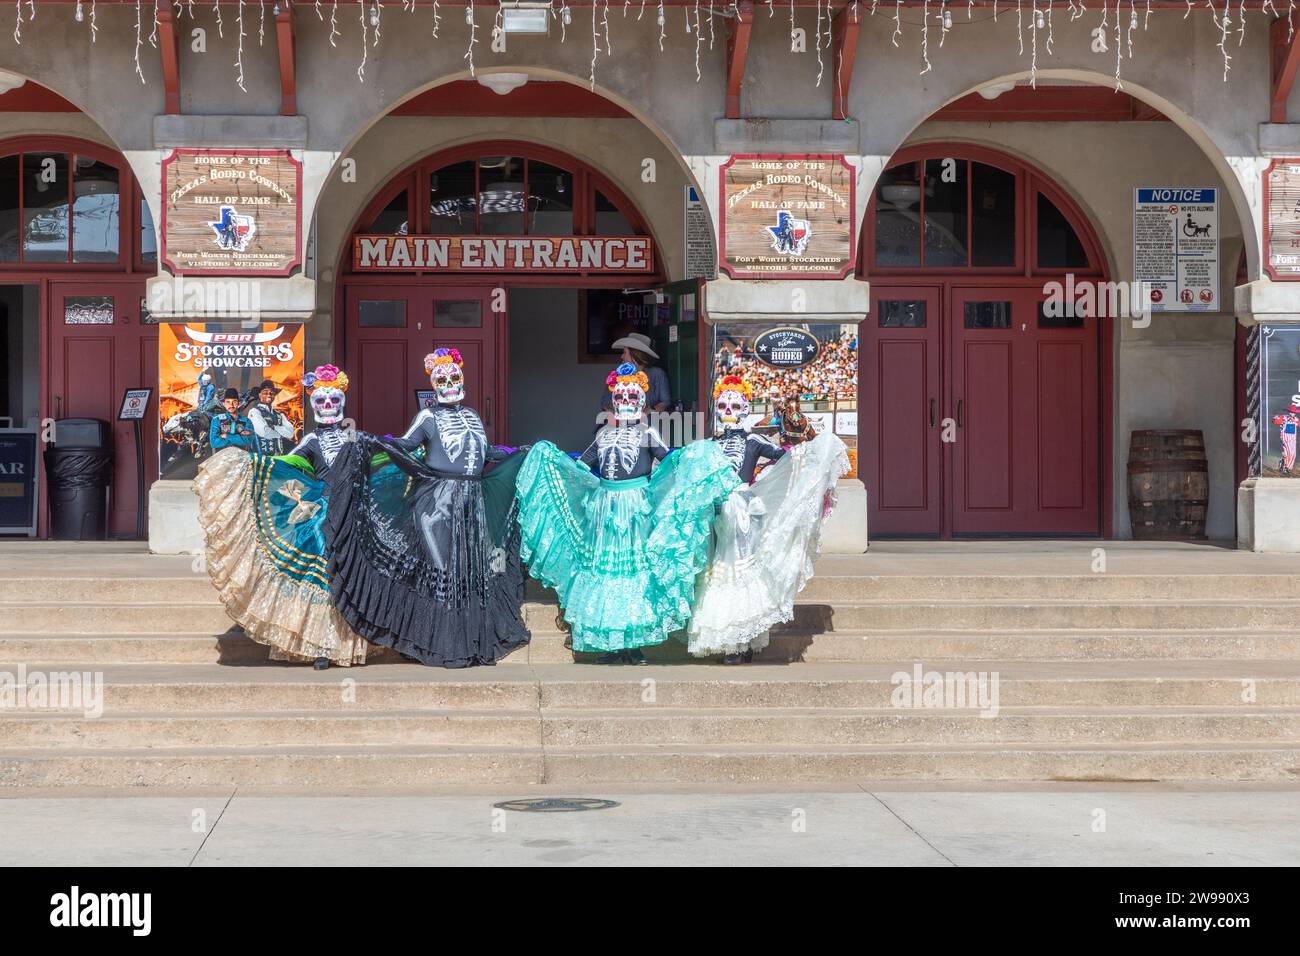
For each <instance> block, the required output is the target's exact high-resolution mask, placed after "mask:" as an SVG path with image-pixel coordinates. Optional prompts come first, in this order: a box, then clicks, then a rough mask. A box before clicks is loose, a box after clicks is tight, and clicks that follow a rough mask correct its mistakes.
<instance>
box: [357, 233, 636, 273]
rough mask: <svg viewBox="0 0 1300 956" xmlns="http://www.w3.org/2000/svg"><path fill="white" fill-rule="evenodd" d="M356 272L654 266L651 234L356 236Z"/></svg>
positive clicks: (617, 269)
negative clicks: (648, 235)
mask: <svg viewBox="0 0 1300 956" xmlns="http://www.w3.org/2000/svg"><path fill="white" fill-rule="evenodd" d="M352 268H353V270H354V271H356V272H435V273H436V272H458V273H464V272H492V273H520V272H603V273H615V274H622V273H628V274H632V273H641V272H651V271H653V269H654V244H653V242H652V240H651V239H650V238H649V237H647V236H354V237H353V240H352Z"/></svg>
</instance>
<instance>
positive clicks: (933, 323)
mask: <svg viewBox="0 0 1300 956" xmlns="http://www.w3.org/2000/svg"><path fill="white" fill-rule="evenodd" d="M863 231H864V236H863V239H864V241H863V242H862V246H861V251H860V262H859V272H860V274H861V275H863V276H864V277H866V278H868V279H869V280H870V282H871V314H870V315H869V316H868V318H867V321H866V323H865V324H864V326H863V329H862V336H861V352H862V354H861V358H860V361H861V364H862V369H861V372H860V377H859V382H860V385H859V389H860V393H861V394H860V399H861V405H862V419H863V424H862V448H861V452H860V454H861V456H862V464H861V466H860V474H861V475H862V478H863V480H864V481H865V482H866V485H867V491H868V499H869V508H870V516H869V527H870V528H871V533H872V535H873V536H881V535H883V536H921V537H954V536H957V537H960V536H1004V535H1005V536H1017V535H1020V536H1048V535H1080V536H1089V535H1099V534H1102V533H1104V531H1105V530H1106V529H1105V528H1104V526H1103V521H1104V517H1103V516H1105V515H1107V514H1108V513H1109V508H1107V507H1105V502H1104V499H1105V497H1106V495H1107V486H1108V482H1106V481H1104V480H1103V475H1104V474H1108V461H1107V459H1108V457H1109V455H1108V449H1109V443H1108V442H1107V441H1105V440H1104V439H1105V436H1104V434H1103V433H1104V431H1105V430H1106V428H1107V423H1108V420H1109V409H1108V402H1107V400H1106V390H1105V388H1104V387H1103V383H1104V382H1106V381H1108V380H1109V372H1108V368H1109V348H1108V346H1107V344H1106V343H1107V342H1108V331H1107V330H1106V329H1104V328H1103V323H1104V322H1106V321H1107V320H1101V319H1098V318H1097V317H1096V316H1084V315H1082V314H1081V313H1082V310H1078V312H1077V313H1076V310H1075V309H1073V308H1068V307H1067V308H1066V309H1064V310H1063V311H1064V312H1065V314H1064V315H1061V314H1059V313H1060V312H1061V311H1062V310H1057V309H1053V308H1048V307H1045V305H1044V303H1045V300H1046V299H1047V297H1048V294H1047V287H1048V284H1049V283H1053V282H1064V281H1065V277H1066V276H1067V274H1072V275H1073V276H1074V277H1075V280H1076V281H1077V282H1078V283H1080V284H1082V283H1086V282H1089V281H1103V280H1105V278H1106V264H1105V259H1104V256H1103V255H1102V251H1101V247H1100V244H1099V243H1098V241H1097V238H1096V236H1095V234H1094V232H1093V230H1092V228H1091V227H1090V225H1089V224H1088V222H1087V219H1086V217H1084V215H1083V214H1082V213H1081V211H1080V210H1079V209H1078V208H1077V207H1076V206H1075V204H1074V203H1073V202H1072V201H1071V200H1070V199H1069V197H1068V196H1066V195H1065V194H1064V193H1063V192H1062V191H1061V190H1059V189H1057V188H1056V187H1055V186H1054V185H1053V184H1052V183H1051V182H1050V180H1048V179H1047V178H1046V177H1044V176H1043V175H1042V174H1041V173H1039V172H1038V171H1036V170H1034V169H1033V168H1031V167H1029V166H1028V165H1026V164H1024V163H1022V162H1019V161H1017V160H1014V159H1012V158H1011V157H1008V156H1006V155H1004V154H1001V153H998V152H995V151H993V150H988V149H983V148H979V147H974V146H966V145H958V144H927V145H923V146H916V147H909V148H906V149H904V150H901V151H900V152H899V153H897V154H896V155H895V156H894V157H893V159H892V160H891V161H890V163H889V165H888V167H887V168H886V170H885V172H884V173H883V174H882V175H881V177H880V179H879V181H878V182H877V184H876V189H875V193H874V195H873V197H872V201H871V204H870V209H869V211H868V214H867V219H866V222H865V224H864V230H863Z"/></svg>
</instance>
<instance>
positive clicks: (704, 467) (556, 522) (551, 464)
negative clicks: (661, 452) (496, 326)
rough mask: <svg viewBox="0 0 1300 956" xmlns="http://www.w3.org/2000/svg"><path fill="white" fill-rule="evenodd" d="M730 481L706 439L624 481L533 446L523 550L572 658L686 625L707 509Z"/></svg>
mask: <svg viewBox="0 0 1300 956" xmlns="http://www.w3.org/2000/svg"><path fill="white" fill-rule="evenodd" d="M736 484H737V479H736V476H735V471H734V470H733V469H732V468H731V466H730V465H729V464H728V463H727V460H726V457H725V456H724V455H723V454H722V452H721V451H720V450H719V449H718V448H717V446H716V445H715V444H714V443H712V442H710V443H708V447H705V446H704V445H700V446H699V447H696V446H692V447H690V448H687V449H684V450H682V451H680V452H675V453H673V454H672V455H670V456H669V457H667V458H665V459H664V460H663V461H662V462H660V464H659V466H658V467H657V468H656V469H655V470H654V472H653V473H652V474H651V476H650V477H648V478H633V479H629V480H626V481H605V480H603V479H600V478H597V477H596V476H595V475H593V474H592V473H591V471H590V470H588V469H587V467H586V466H585V465H582V464H580V463H578V462H575V461H574V460H573V459H571V458H570V457H569V456H568V455H566V454H565V453H564V452H562V451H560V450H559V449H558V448H556V447H555V446H554V445H553V444H551V443H550V442H545V441H544V442H539V443H538V444H537V445H534V446H533V448H532V450H531V451H529V453H528V458H527V460H526V461H525V462H524V466H523V468H522V469H521V470H520V472H519V481H518V494H519V524H520V528H521V531H522V542H521V551H522V554H523V558H524V561H525V562H526V563H527V565H528V572H529V574H531V575H532V576H533V577H534V578H536V579H537V580H538V581H541V582H542V583H543V584H545V585H546V586H548V587H551V588H554V589H555V592H556V594H557V595H558V597H559V602H560V606H561V607H562V608H563V609H564V619H565V620H566V621H567V622H568V623H569V625H570V627H571V629H572V632H573V649H574V650H575V651H579V652H582V651H588V652H589V651H616V650H624V649H631V648H636V647H645V646H648V645H651V644H660V643H662V642H663V641H664V640H665V639H666V638H667V637H668V635H669V634H671V633H672V632H673V631H677V630H680V629H681V628H682V627H684V626H685V624H686V621H687V620H688V619H689V618H690V614H691V605H692V604H693V602H694V598H695V579H696V576H697V575H698V574H699V573H700V571H701V570H703V568H704V565H705V564H706V563H707V561H708V556H709V541H710V534H711V532H710V524H711V522H712V520H713V513H714V509H715V505H716V503H717V502H719V501H721V500H723V499H725V497H726V496H727V494H728V493H730V491H731V489H732V488H734V487H735V486H736Z"/></svg>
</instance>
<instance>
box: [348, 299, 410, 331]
mask: <svg viewBox="0 0 1300 956" xmlns="http://www.w3.org/2000/svg"><path fill="white" fill-rule="evenodd" d="M357 324H358V325H360V326H361V327H362V328H363V329H404V328H406V300H405V299H362V300H361V301H360V302H358V303H357Z"/></svg>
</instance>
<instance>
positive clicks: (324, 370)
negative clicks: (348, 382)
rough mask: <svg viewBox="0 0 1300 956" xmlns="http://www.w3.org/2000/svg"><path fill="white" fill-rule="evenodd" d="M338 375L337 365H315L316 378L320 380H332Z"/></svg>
mask: <svg viewBox="0 0 1300 956" xmlns="http://www.w3.org/2000/svg"><path fill="white" fill-rule="evenodd" d="M338 377H339V367H338V366H337V365H318V366H316V380H317V381H320V382H333V381H335V380H336V379H337V378H338Z"/></svg>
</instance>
